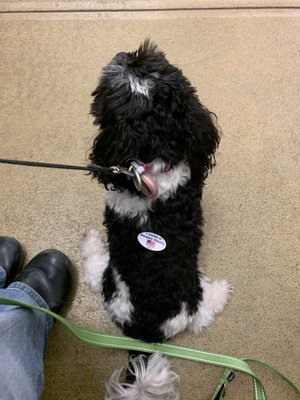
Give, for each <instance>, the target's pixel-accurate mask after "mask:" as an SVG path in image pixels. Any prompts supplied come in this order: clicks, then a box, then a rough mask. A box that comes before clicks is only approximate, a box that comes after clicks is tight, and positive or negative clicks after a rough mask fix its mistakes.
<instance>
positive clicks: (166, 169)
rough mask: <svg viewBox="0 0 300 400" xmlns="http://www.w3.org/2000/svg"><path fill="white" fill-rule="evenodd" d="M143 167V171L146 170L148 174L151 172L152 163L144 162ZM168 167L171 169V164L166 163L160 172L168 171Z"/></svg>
mask: <svg viewBox="0 0 300 400" xmlns="http://www.w3.org/2000/svg"><path fill="white" fill-rule="evenodd" d="M144 168H145V172H148V174H152V172H153V169H154V165H153V164H152V163H149V164H144ZM170 169H171V166H170V165H169V164H167V165H166V166H165V168H164V169H163V171H160V172H168V171H170Z"/></svg>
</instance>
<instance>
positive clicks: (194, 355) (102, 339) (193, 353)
mask: <svg viewBox="0 0 300 400" xmlns="http://www.w3.org/2000/svg"><path fill="white" fill-rule="evenodd" d="M0 304H8V305H12V306H17V307H23V308H26V309H29V310H31V309H33V310H37V311H41V312H43V313H45V314H48V315H50V316H51V317H53V318H55V319H57V320H58V321H60V322H61V323H62V324H63V325H65V327H66V328H67V329H69V331H70V332H72V333H73V335H74V336H75V337H77V339H79V340H81V341H82V342H85V343H88V344H92V345H95V346H101V347H110V348H114V349H122V350H138V351H144V352H147V353H155V352H159V353H162V354H165V355H167V356H171V357H176V358H181V359H184V360H191V361H197V362H201V363H204V364H210V365H215V366H218V367H224V368H225V372H224V374H223V376H222V378H221V379H220V381H219V383H218V386H217V388H216V390H215V392H214V394H213V397H212V399H211V400H218V399H220V396H221V395H223V393H224V389H225V386H226V384H227V383H228V382H229V381H230V379H229V377H230V374H231V372H232V371H233V370H234V371H240V372H243V373H246V374H248V375H250V376H251V377H252V379H253V385H254V399H255V400H266V399H267V396H266V394H265V390H264V387H263V385H262V383H261V381H260V380H259V379H258V377H257V375H256V374H255V373H254V372H253V370H252V369H251V367H250V366H249V364H248V361H250V362H256V363H258V364H260V365H261V366H263V367H264V368H267V369H269V370H271V371H273V372H275V373H276V374H278V375H279V376H280V377H281V378H283V379H284V380H285V381H286V382H287V383H288V384H289V385H290V386H291V387H292V388H293V389H294V390H295V392H296V394H297V395H298V397H299V398H300V390H299V388H298V387H297V386H296V385H295V384H294V383H293V382H292V381H290V380H289V379H288V378H287V377H286V376H285V375H284V374H282V373H281V372H280V371H278V370H277V369H275V368H274V367H272V366H271V365H269V364H267V363H265V362H263V361H259V360H256V359H250V358H249V359H248V358H244V359H243V358H237V357H230V356H226V355H224V354H218V353H211V352H207V351H201V350H196V349H191V348H188V347H182V346H176V345H170V344H165V343H158V344H155V343H144V342H141V341H139V340H136V339H132V338H129V337H126V336H116V335H109V334H105V333H100V332H95V331H92V330H89V329H84V328H80V327H78V326H76V325H74V324H73V323H71V322H70V321H68V320H67V319H65V318H63V317H61V316H60V315H58V314H55V313H53V312H52V311H50V310H47V309H45V308H42V307H38V306H33V305H30V304H26V303H22V302H19V301H16V300H12V299H9V298H6V297H2V296H0ZM222 385H223V387H222Z"/></svg>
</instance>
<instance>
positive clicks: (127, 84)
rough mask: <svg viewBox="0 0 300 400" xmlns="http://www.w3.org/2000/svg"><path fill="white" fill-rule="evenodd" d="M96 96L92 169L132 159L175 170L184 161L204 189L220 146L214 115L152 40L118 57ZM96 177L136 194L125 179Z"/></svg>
mask: <svg viewBox="0 0 300 400" xmlns="http://www.w3.org/2000/svg"><path fill="white" fill-rule="evenodd" d="M92 95H93V96H94V101H93V103H92V105H91V114H93V116H94V117H95V122H94V123H95V125H99V126H100V133H99V135H98V136H97V137H96V139H95V141H94V145H93V148H92V152H91V155H90V159H91V161H92V162H93V163H94V164H98V165H104V166H111V165H122V166H128V162H129V160H131V159H137V160H141V161H142V162H144V163H148V162H151V161H152V160H154V159H161V160H162V161H164V162H166V163H167V164H170V165H171V166H174V165H176V164H177V163H178V162H180V161H184V160H186V161H187V162H188V163H189V165H190V168H191V174H192V179H194V181H195V182H198V183H199V184H202V183H203V181H204V179H205V177H206V176H207V173H208V171H209V170H210V169H211V167H212V166H213V164H214V153H215V150H216V148H217V146H218V144H219V132H218V129H217V127H216V125H215V122H214V114H212V113H210V112H209V111H208V110H207V109H206V108H205V107H204V106H203V105H202V104H201V103H200V102H199V100H198V98H197V96H196V91H195V89H194V88H193V87H192V86H191V84H190V82H189V81H188V79H187V78H185V77H184V76H183V74H182V72H181V71H180V70H179V69H178V68H176V67H175V66H173V65H172V64H170V63H169V62H168V60H167V59H166V57H165V55H164V53H162V52H161V51H159V50H157V47H156V46H155V45H154V44H152V43H150V42H149V40H146V41H145V42H144V43H143V44H142V45H141V46H140V47H139V49H138V50H137V51H135V52H133V53H118V54H117V55H116V56H115V57H114V58H113V60H112V61H111V62H110V63H109V64H108V65H107V66H106V67H105V68H104V70H103V74H102V76H101V78H100V81H99V85H98V87H97V88H96V90H95V91H94V92H93V93H92ZM95 175H96V177H97V178H98V180H99V181H100V182H102V183H104V184H108V183H113V184H114V186H115V187H116V188H118V189H121V190H122V189H125V188H127V189H129V190H133V185H132V182H131V181H128V180H127V179H126V178H125V177H124V176H111V175H107V174H106V175H105V174H98V173H96V174H95Z"/></svg>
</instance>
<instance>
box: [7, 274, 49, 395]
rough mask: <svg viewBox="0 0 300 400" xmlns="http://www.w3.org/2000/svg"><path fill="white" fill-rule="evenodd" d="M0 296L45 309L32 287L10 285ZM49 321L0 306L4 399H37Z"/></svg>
mask: <svg viewBox="0 0 300 400" xmlns="http://www.w3.org/2000/svg"><path fill="white" fill-rule="evenodd" d="M0 296H4V297H8V298H10V299H14V300H19V301H22V302H24V303H28V304H32V305H37V306H40V307H43V308H48V305H47V303H46V302H45V301H44V300H43V299H42V297H41V296H40V295H39V294H38V293H37V292H36V291H35V290H33V289H31V287H29V286H28V285H26V284H24V283H22V282H15V283H12V284H11V285H10V286H9V287H8V288H6V289H0ZM52 324H53V322H52V318H51V317H49V316H46V314H44V313H41V312H38V311H31V310H26V309H24V308H21V307H14V306H6V305H0V376H1V379H0V393H1V396H0V397H1V398H3V399H5V400H21V399H22V400H23V399H24V400H36V399H39V397H40V394H41V392H42V390H43V385H44V356H45V352H46V346H47V337H48V331H49V329H50V328H51V327H52Z"/></svg>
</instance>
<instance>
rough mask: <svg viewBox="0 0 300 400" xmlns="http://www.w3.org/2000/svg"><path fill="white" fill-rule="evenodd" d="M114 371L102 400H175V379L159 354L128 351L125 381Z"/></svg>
mask: <svg viewBox="0 0 300 400" xmlns="http://www.w3.org/2000/svg"><path fill="white" fill-rule="evenodd" d="M121 372H122V369H121V370H116V371H115V372H114V373H113V374H112V376H111V377H110V379H109V381H108V382H107V384H106V390H107V393H106V398H105V399H106V400H179V399H180V396H179V392H178V390H177V389H178V385H179V377H178V375H177V374H176V373H175V372H174V371H172V370H171V367H170V362H169V361H168V359H167V358H166V357H164V356H162V355H161V354H160V353H154V354H147V353H140V352H133V351H130V352H129V362H128V367H127V373H126V382H125V383H121V382H120V380H121Z"/></svg>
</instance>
